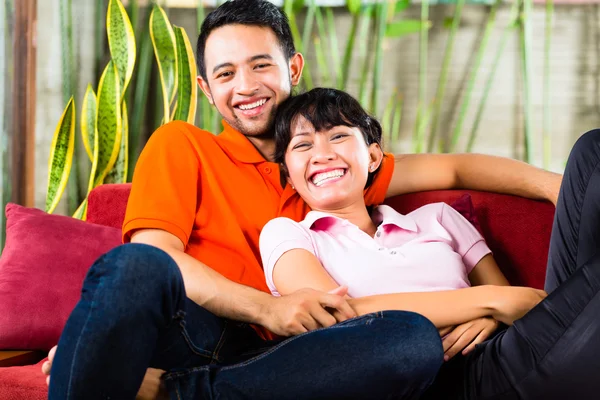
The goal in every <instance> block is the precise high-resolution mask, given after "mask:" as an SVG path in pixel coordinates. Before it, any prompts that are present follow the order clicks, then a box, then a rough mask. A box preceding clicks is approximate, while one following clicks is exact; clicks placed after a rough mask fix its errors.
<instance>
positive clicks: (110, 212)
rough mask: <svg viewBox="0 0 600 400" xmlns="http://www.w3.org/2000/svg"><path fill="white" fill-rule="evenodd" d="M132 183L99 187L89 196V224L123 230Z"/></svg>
mask: <svg viewBox="0 0 600 400" xmlns="http://www.w3.org/2000/svg"><path fill="white" fill-rule="evenodd" d="M130 191H131V183H111V184H104V185H100V186H97V187H96V188H94V190H92V191H91V192H90V195H89V196H88V209H87V215H86V220H87V221H88V222H91V223H94V224H100V225H106V226H112V227H114V228H119V229H121V227H122V225H123V220H124V219H125V210H126V209H127V200H128V199H129V192H130Z"/></svg>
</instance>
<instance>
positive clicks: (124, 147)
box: [104, 101, 129, 183]
mask: <svg viewBox="0 0 600 400" xmlns="http://www.w3.org/2000/svg"><path fill="white" fill-rule="evenodd" d="M119 147H120V148H119V155H118V156H117V161H115V165H114V167H112V169H111V170H110V172H109V173H108V174H107V175H106V178H105V179H104V183H125V182H127V168H128V163H129V122H128V116H127V102H125V101H123V110H122V112H121V145H120V146H119Z"/></svg>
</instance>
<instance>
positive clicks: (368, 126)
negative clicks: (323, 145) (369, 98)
mask: <svg viewBox="0 0 600 400" xmlns="http://www.w3.org/2000/svg"><path fill="white" fill-rule="evenodd" d="M299 117H304V118H305V119H306V120H307V121H308V122H309V123H310V124H311V125H312V126H313V127H314V128H315V131H317V132H320V131H324V130H329V129H331V128H333V127H334V126H342V125H343V126H348V127H351V128H358V129H359V130H360V131H361V132H362V134H363V137H364V139H365V143H367V146H369V145H371V144H373V143H377V144H378V145H379V146H380V147H381V141H382V129H381V124H380V123H379V121H377V120H376V119H375V118H373V117H371V116H370V115H369V114H368V113H367V112H366V111H365V109H364V108H363V107H362V106H361V105H360V103H359V102H358V100H356V99H355V98H354V97H352V96H351V95H349V94H348V93H346V92H344V91H341V90H337V89H329V88H314V89H312V90H310V91H308V92H306V93H302V94H299V95H296V96H291V97H289V98H288V99H287V100H285V101H284V102H283V103H281V104H280V105H279V107H277V113H276V114H275V156H274V161H275V162H276V163H279V164H281V165H282V166H283V168H282V170H285V153H286V151H287V148H288V145H289V144H290V141H291V140H292V128H293V126H294V124H295V123H296V121H297V119H298V118H299ZM378 171H379V168H378V169H377V170H376V171H374V172H372V173H369V179H368V180H367V185H366V186H367V187H368V186H369V185H370V184H371V182H372V181H373V178H374V176H375V174H376V173H377V172H378Z"/></svg>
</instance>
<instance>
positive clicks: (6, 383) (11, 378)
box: [0, 360, 48, 400]
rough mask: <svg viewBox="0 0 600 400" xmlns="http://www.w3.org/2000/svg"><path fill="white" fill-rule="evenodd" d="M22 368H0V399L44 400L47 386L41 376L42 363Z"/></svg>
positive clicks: (46, 396)
mask: <svg viewBox="0 0 600 400" xmlns="http://www.w3.org/2000/svg"><path fill="white" fill-rule="evenodd" d="M44 361H45V360H42V361H40V362H39V363H37V364H34V365H27V366H24V367H10V368H0V399H2V400H23V399H27V400H46V399H47V398H48V386H47V385H46V376H45V375H44V374H42V363H43V362H44Z"/></svg>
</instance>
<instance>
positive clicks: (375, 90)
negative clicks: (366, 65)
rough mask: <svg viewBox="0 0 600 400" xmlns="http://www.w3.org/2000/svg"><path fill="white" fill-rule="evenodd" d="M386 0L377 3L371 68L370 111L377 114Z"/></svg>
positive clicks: (386, 9) (381, 73) (386, 10)
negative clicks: (373, 60)
mask: <svg viewBox="0 0 600 400" xmlns="http://www.w3.org/2000/svg"><path fill="white" fill-rule="evenodd" d="M388 4H389V3H388V1H387V0H384V1H383V2H382V3H381V4H379V5H377V16H376V20H377V40H376V42H375V43H376V45H375V66H374V69H373V86H372V87H371V107H370V109H371V112H372V113H373V114H374V115H378V114H377V112H378V110H377V109H378V106H379V99H378V97H379V96H378V94H379V88H380V87H381V77H382V75H383V41H384V40H385V29H386V26H387V14H388Z"/></svg>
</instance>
